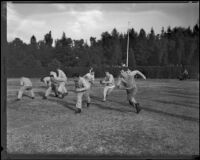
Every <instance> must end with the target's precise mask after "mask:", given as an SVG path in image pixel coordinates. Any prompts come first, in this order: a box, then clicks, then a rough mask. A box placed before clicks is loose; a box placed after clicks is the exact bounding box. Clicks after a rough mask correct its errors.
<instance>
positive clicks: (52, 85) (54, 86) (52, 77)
mask: <svg viewBox="0 0 200 160" xmlns="http://www.w3.org/2000/svg"><path fill="white" fill-rule="evenodd" d="M49 77H50V85H49V87H48V89H47V90H46V92H45V95H44V97H43V99H47V97H48V96H49V95H50V93H51V92H52V91H54V93H55V96H56V97H58V96H59V93H58V86H59V82H58V81H57V80H56V78H57V74H56V73H55V72H52V71H51V72H50V76H49Z"/></svg>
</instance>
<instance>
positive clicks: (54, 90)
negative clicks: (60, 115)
mask: <svg viewBox="0 0 200 160" xmlns="http://www.w3.org/2000/svg"><path fill="white" fill-rule="evenodd" d="M51 88H52V91H53V92H54V93H55V96H56V97H58V95H59V92H58V86H57V85H56V84H54V83H53V84H51Z"/></svg>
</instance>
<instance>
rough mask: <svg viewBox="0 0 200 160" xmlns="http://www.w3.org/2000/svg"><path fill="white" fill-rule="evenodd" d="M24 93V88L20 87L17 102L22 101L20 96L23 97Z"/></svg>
mask: <svg viewBox="0 0 200 160" xmlns="http://www.w3.org/2000/svg"><path fill="white" fill-rule="evenodd" d="M24 91H25V86H22V87H21V88H20V89H19V91H18V95H17V100H21V99H22V95H23V93H24Z"/></svg>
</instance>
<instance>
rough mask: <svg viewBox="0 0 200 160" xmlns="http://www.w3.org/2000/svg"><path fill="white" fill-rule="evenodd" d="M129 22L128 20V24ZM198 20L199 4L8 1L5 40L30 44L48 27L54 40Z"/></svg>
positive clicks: (159, 30)
mask: <svg viewBox="0 0 200 160" xmlns="http://www.w3.org/2000/svg"><path fill="white" fill-rule="evenodd" d="M128 22H130V23H129V24H128ZM198 22H199V2H198V3H12V2H8V3H7V40H8V42H10V41H12V40H14V39H15V38H16V37H18V38H20V39H21V40H23V41H24V42H25V43H30V37H31V36H32V35H35V37H36V39H37V41H39V40H43V39H44V35H45V34H46V33H48V32H49V31H50V30H51V33H52V37H53V39H54V40H56V39H58V38H61V37H62V34H63V32H65V34H66V37H70V38H72V39H84V41H87V43H88V44H89V39H90V37H96V39H97V40H98V39H100V38H101V34H102V33H103V32H105V31H108V32H109V33H111V31H112V30H113V28H116V29H117V31H118V32H120V33H126V32H127V29H128V28H134V29H135V30H136V31H137V32H138V33H139V31H140V29H141V28H143V29H144V30H145V31H146V33H149V32H150V30H151V28H152V27H153V29H154V31H155V33H156V34H159V33H160V32H161V29H162V27H164V29H167V27H168V26H170V27H171V28H173V27H189V26H190V27H191V28H193V26H194V25H195V24H196V23H198Z"/></svg>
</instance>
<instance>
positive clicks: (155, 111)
mask: <svg viewBox="0 0 200 160" xmlns="http://www.w3.org/2000/svg"><path fill="white" fill-rule="evenodd" d="M91 98H93V99H95V100H100V101H102V100H101V99H100V98H98V97H96V96H91ZM109 101H111V102H115V103H118V104H121V105H122V106H124V105H126V104H125V103H122V102H117V101H112V100H109ZM96 105H97V106H98V107H100V108H103V109H107V110H116V111H120V112H128V111H124V109H117V108H112V107H108V106H102V105H100V104H96ZM142 109H143V110H145V111H149V112H154V113H158V114H163V115H167V116H171V117H175V118H180V119H183V120H188V121H192V122H199V119H198V118H195V117H188V116H184V115H178V114H173V113H168V112H164V111H160V110H156V109H152V108H147V107H144V106H142ZM129 112H130V111H129Z"/></svg>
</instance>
